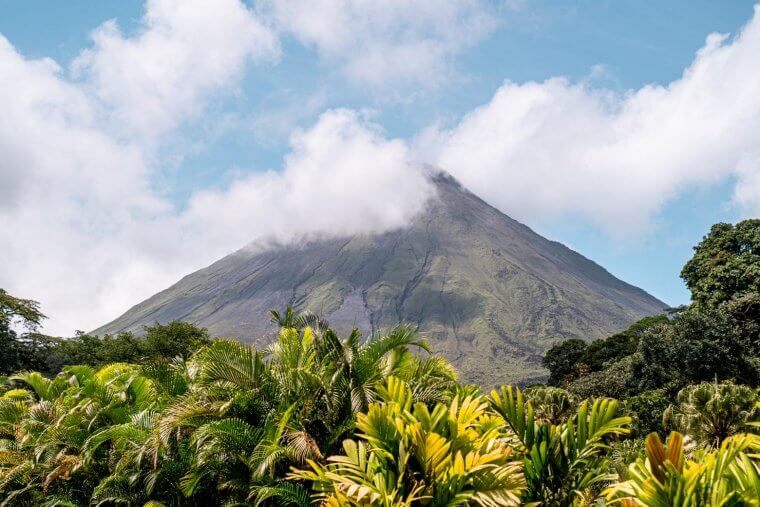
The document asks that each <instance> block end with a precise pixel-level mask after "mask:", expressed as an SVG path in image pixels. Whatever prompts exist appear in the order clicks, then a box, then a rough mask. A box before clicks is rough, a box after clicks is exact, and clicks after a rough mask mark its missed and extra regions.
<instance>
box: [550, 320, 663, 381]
mask: <svg viewBox="0 0 760 507" xmlns="http://www.w3.org/2000/svg"><path fill="white" fill-rule="evenodd" d="M669 323H670V319H669V318H668V317H667V316H666V315H664V314H661V315H654V316H651V317H644V318H643V319H641V320H639V321H637V322H634V323H633V324H631V325H630V326H629V327H628V329H626V330H625V331H623V332H621V333H617V334H614V335H612V336H609V337H607V338H603V339H601V340H594V341H593V342H591V343H589V344H586V343H585V342H583V341H582V340H579V339H576V338H573V339H570V340H565V341H563V342H561V343H559V344H557V345H554V346H553V347H552V348H550V349H549V350H548V351H547V353H546V355H544V359H543V364H544V367H546V368H547V369H548V370H549V380H548V383H549V385H567V384H569V383H571V382H573V381H575V380H576V379H578V378H583V377H584V376H586V375H589V374H591V373H593V372H599V371H602V370H604V369H605V368H607V367H608V366H610V365H613V364H614V363H617V362H619V361H621V360H622V359H625V358H627V357H629V356H631V355H632V354H633V353H635V352H636V350H637V348H638V344H639V340H640V339H641V337H642V336H643V335H644V334H646V333H648V332H650V331H651V330H652V329H658V328H661V327H663V326H668V325H669ZM613 370H615V368H613ZM589 383H591V382H589ZM602 396H610V394H602ZM611 396H617V392H616V394H612V395H611Z"/></svg>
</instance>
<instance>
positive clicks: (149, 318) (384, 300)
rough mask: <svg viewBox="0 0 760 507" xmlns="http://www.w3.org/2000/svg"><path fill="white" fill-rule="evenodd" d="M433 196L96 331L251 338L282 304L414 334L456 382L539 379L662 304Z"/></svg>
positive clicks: (154, 300)
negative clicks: (581, 346) (377, 227)
mask: <svg viewBox="0 0 760 507" xmlns="http://www.w3.org/2000/svg"><path fill="white" fill-rule="evenodd" d="M435 183H436V189H437V194H438V195H437V198H435V199H433V200H431V202H430V204H429V205H428V207H427V209H426V211H425V212H424V213H422V214H420V215H419V216H418V217H416V218H415V219H414V220H413V222H412V223H411V224H410V225H409V226H408V227H406V228H403V229H400V230H395V231H391V232H387V233H384V234H379V235H362V236H354V237H346V238H337V239H327V240H318V241H310V242H308V243H306V244H298V245H295V246H294V245H289V246H283V247H277V248H271V249H268V250H266V251H257V250H255V249H253V248H243V249H241V250H239V251H237V252H235V253H233V254H231V255H229V256H227V257H225V258H223V259H221V260H219V261H217V262H215V263H214V264H212V265H210V266H208V267H207V268H204V269H201V270H199V271H197V272H195V273H192V274H190V275H188V276H186V277H184V278H183V279H182V280H180V281H179V282H177V283H176V284H174V285H173V286H171V287H169V288H168V289H166V290H164V291H162V292H160V293H158V294H156V295H155V296H153V297H151V298H149V299H147V300H146V301H144V302H142V303H140V304H138V305H136V306H134V307H133V308H131V309H130V310H129V311H127V312H126V313H125V314H124V315H122V316H121V317H119V318H117V319H116V320H114V321H113V322H111V323H109V324H107V325H105V326H103V327H101V328H99V329H98V330H96V331H95V333H97V334H104V333H113V332H118V331H123V330H132V331H139V330H140V329H141V328H142V326H143V325H145V324H151V323H154V322H162V323H163V322H168V321H170V320H174V319H179V320H186V321H190V322H194V323H197V324H199V325H201V326H204V327H207V328H208V329H209V331H210V332H211V333H212V334H213V335H215V336H230V337H237V338H240V339H243V340H248V341H253V340H257V339H260V338H261V336H262V335H265V334H266V333H268V332H270V331H271V329H272V327H271V324H270V323H269V318H268V315H267V311H268V310H269V309H270V308H275V309H282V308H283V307H285V306H286V305H292V306H294V307H295V308H296V309H298V310H311V311H313V312H316V313H318V314H321V315H323V316H324V317H325V318H327V320H328V321H329V322H330V323H331V324H332V325H333V326H334V327H336V328H338V329H339V330H346V329H348V328H350V327H351V326H354V325H355V326H358V327H359V328H360V329H361V330H362V331H364V332H365V333H370V332H374V331H378V330H380V331H381V330H384V329H388V328H389V327H391V326H393V325H394V324H396V323H398V322H411V323H414V324H416V325H418V326H419V329H420V330H421V331H423V332H424V333H426V334H427V335H428V337H429V339H430V342H431V344H432V346H433V349H434V350H435V351H436V352H438V353H440V354H443V355H445V356H446V357H448V358H449V359H450V360H451V361H452V362H453V363H454V365H455V366H456V367H457V369H458V370H459V372H460V373H461V376H462V378H463V379H464V380H466V381H470V382H476V383H479V384H482V385H491V384H495V383H505V382H514V381H521V382H528V381H530V380H531V379H535V378H538V377H544V376H545V371H544V370H543V369H542V368H541V366H540V358H541V354H542V353H543V352H544V351H545V350H546V349H547V348H548V347H549V346H551V345H552V344H553V343H554V342H556V341H559V340H562V339H566V338H571V337H578V338H583V339H586V340H592V339H596V338H601V337H604V336H607V335H609V334H612V333H614V332H617V331H620V330H622V329H624V328H626V327H627V326H628V325H629V324H630V323H632V322H633V321H635V320H637V319H639V318H641V317H643V316H646V315H651V314H654V313H657V312H659V311H660V310H662V309H663V308H664V307H665V306H666V305H665V304H664V303H663V302H661V301H659V300H658V299H656V298H654V297H653V296H651V295H649V294H647V293H646V292H644V291H643V290H641V289H639V288H637V287H634V286H632V285H630V284H627V283H625V282H623V281H621V280H619V279H617V278H615V277H614V276H612V275H611V274H610V273H609V272H607V271H606V270H605V269H604V268H602V267H601V266H599V265H598V264H596V263H594V262H592V261H590V260H589V259H587V258H585V257H583V256H582V255H580V254H579V253H577V252H575V251H573V250H571V249H569V248H567V247H565V246H564V245H562V244H560V243H557V242H554V241H550V240H548V239H546V238H543V237H542V236H540V235H538V234H536V233H535V232H533V231H532V230H531V229H530V228H528V227H526V226H525V225H522V224H520V223H519V222H517V221H515V220H513V219H511V218H509V217H508V216H506V215H504V214H503V213H501V212H499V211H498V210H496V209H495V208H493V207H491V206H489V205H488V204H487V203H485V202H483V201H482V200H481V199H479V198H478V197H477V196H475V195H473V194H472V193H470V192H468V191H467V190H465V189H464V188H462V186H461V185H459V184H458V183H457V182H456V181H454V180H453V179H452V178H450V177H448V176H445V175H439V176H437V177H435Z"/></svg>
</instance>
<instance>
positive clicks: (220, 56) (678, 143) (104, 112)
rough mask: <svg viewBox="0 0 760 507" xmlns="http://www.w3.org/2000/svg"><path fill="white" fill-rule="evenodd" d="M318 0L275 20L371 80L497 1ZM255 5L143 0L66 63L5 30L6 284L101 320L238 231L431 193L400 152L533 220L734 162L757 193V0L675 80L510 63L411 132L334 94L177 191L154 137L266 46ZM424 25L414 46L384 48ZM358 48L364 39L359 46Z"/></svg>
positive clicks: (672, 187)
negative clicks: (474, 105)
mask: <svg viewBox="0 0 760 507" xmlns="http://www.w3.org/2000/svg"><path fill="white" fill-rule="evenodd" d="M283 5H284V6H285V7H286V8H287V7H288V6H289V5H290V4H288V3H284V4H283ZM311 5H317V4H307V5H306V6H305V7H304V12H303V14H304V16H306V17H303V18H302V17H301V15H300V14H299V15H298V16H297V17H298V19H297V20H289V21H287V23H288V26H289V29H291V30H293V31H294V32H295V33H296V34H297V36H299V37H301V38H302V40H303V41H304V42H306V43H307V44H314V45H315V46H316V47H317V48H318V50H319V52H320V53H321V54H323V55H324V57H325V58H335V59H336V60H337V61H338V62H339V64H340V65H342V68H343V69H344V70H345V71H346V72H348V73H349V74H350V75H351V76H353V77H354V78H356V79H358V80H359V81H362V82H366V83H371V84H381V83H377V81H378V80H380V81H382V80H383V78H384V76H388V78H389V82H392V81H397V82H401V83H402V84H403V83H404V82H406V83H419V80H420V79H425V75H426V74H425V73H426V72H432V70H433V69H438V71H439V74H446V72H447V70H448V69H449V66H450V62H451V57H452V56H454V55H456V53H457V52H459V51H461V50H462V49H463V48H466V47H467V46H468V45H469V44H472V43H474V42H475V41H476V40H477V39H478V38H479V37H482V33H484V32H479V31H478V30H480V28H478V27H475V28H474V29H473V30H472V31H471V32H467V27H468V26H470V25H471V24H473V23H475V21H473V20H477V19H480V16H486V18H484V19H486V20H490V19H491V18H490V17H489V15H488V13H487V12H486V14H482V12H481V7H482V6H481V4H480V3H478V2H462V3H448V2H446V3H439V2H422V3H416V4H414V5H412V4H407V3H393V2H391V3H385V2H382V3H380V2H376V3H367V4H366V5H362V4H359V3H351V4H348V3H346V4H345V7H346V8H345V9H344V10H341V9H337V8H335V6H338V7H341V6H344V4H337V3H336V4H334V5H333V7H334V8H333V9H332V10H330V9H328V7H330V6H329V5H322V7H323V9H319V8H317V10H315V11H312V10H311V9H312V7H311ZM360 7H363V8H364V9H365V10H363V11H362V10H360ZM270 8H271V6H270ZM285 14H287V15H291V14H292V13H290V14H288V12H287V11H285ZM285 14H282V13H280V14H279V15H278V16H280V17H281V16H285ZM307 14H311V15H313V16H312V17H311V18H310V17H309V16H307ZM261 15H262V14H261V13H258V12H254V11H252V10H251V9H250V8H246V7H245V6H244V5H243V4H242V3H240V2H238V1H232V0H229V1H225V2H220V1H208V2H193V3H188V2H181V3H173V2H169V1H150V2H149V3H148V4H147V6H146V14H145V17H144V19H143V20H142V23H141V27H140V29H139V30H138V31H137V32H136V34H134V35H125V34H122V33H120V32H119V31H118V30H117V29H116V25H115V24H114V23H107V24H106V25H104V26H102V27H101V28H99V29H98V30H96V32H95V35H94V45H93V46H92V48H90V49H89V50H88V51H87V52H85V53H83V54H82V56H81V57H80V58H79V59H77V61H76V63H75V64H74V68H75V69H74V70H75V72H73V74H72V75H71V76H70V77H67V74H66V72H65V70H64V69H62V68H60V67H59V65H58V64H56V63H55V62H53V61H52V60H49V59H40V60H28V59H25V58H23V57H22V56H21V55H19V54H18V53H17V52H16V51H15V49H14V48H13V47H12V46H11V44H10V43H9V42H8V41H6V40H5V39H3V38H2V37H1V36H0V110H2V111H3V114H2V115H0V183H1V184H0V223H2V224H3V227H1V228H0V286H2V287H3V288H5V289H7V290H9V291H10V292H11V293H14V294H18V295H20V296H24V297H32V298H37V299H40V300H41V302H42V304H43V309H44V310H45V311H46V312H47V313H48V314H50V315H51V317H52V319H51V321H50V322H49V325H48V326H47V329H46V330H47V331H48V332H53V333H71V332H72V331H73V330H74V329H76V328H83V329H91V328H94V327H96V326H98V325H100V324H102V323H104V322H105V321H107V320H109V319H111V318H113V317H116V316H117V315H118V314H120V313H121V312H123V311H124V310H125V309H126V308H127V307H128V306H130V305H132V304H134V303H135V302H137V301H139V300H141V299H142V298H144V297H147V296H150V295H151V294H153V293H155V292H156V291H157V290H160V289H162V288H164V287H166V286H167V285H169V284H170V283H172V282H174V281H176V280H177V279H178V278H179V276H181V275H182V274H185V273H187V272H189V271H192V270H194V269H197V268H198V267H201V266H203V265H205V264H207V263H209V262H211V261H213V260H216V259H217V258H218V257H220V256H222V255H224V254H225V253H228V252H229V251H231V250H233V249H235V248H238V247H240V246H241V245H243V244H245V243H248V242H250V241H257V240H258V241H263V240H266V239H269V238H274V239H277V240H280V241H287V240H292V239H296V238H299V237H302V236H309V235H321V234H349V233H353V232H359V231H382V230H386V229H389V228H394V227H397V226H399V225H402V224H404V223H405V222H406V221H407V220H408V218H409V217H410V216H412V215H413V214H414V213H416V212H417V211H418V210H419V209H420V208H421V207H422V206H423V205H424V203H425V200H426V198H428V197H429V196H430V193H431V189H430V186H429V185H428V184H427V183H426V181H425V179H424V177H423V176H422V174H421V173H420V172H419V170H417V169H415V168H413V167H410V166H409V160H410V158H412V157H414V158H417V159H421V161H424V162H433V163H436V164H438V165H439V166H441V167H443V168H445V169H447V170H449V171H451V172H452V173H453V174H454V175H455V176H457V177H458V178H459V179H460V180H461V181H462V182H463V183H464V184H465V185H466V186H468V187H469V188H471V189H472V190H473V191H475V192H476V193H478V194H480V195H481V196H483V197H484V198H485V199H486V200H488V201H489V202H492V203H494V204H496V205H497V206H499V207H500V208H501V209H502V210H504V211H506V212H508V213H510V214H513V215H514V216H515V217H516V218H521V219H524V220H528V221H534V220H536V219H537V218H541V217H545V216H552V215H557V214H562V213H568V212H569V213H578V214H580V215H583V216H586V217H588V218H589V219H590V220H592V221H595V222H596V223H599V224H601V225H602V226H604V227H606V228H607V229H608V230H611V231H613V232H619V231H626V232H629V231H640V230H642V229H645V228H646V226H647V224H648V222H649V219H650V217H652V216H653V214H655V213H657V211H658V210H660V209H661V207H662V205H663V204H664V203H665V202H667V201H668V199H671V198H673V197H674V196H676V195H678V194H679V193H680V192H683V191H685V190H687V189H688V188H690V187H692V186H693V185H700V184H705V185H706V184H713V183H715V182H720V181H725V180H726V179H728V178H734V179H736V181H737V184H736V189H735V193H734V200H735V203H736V204H737V205H740V206H743V207H745V209H747V210H748V212H749V210H754V211H755V212H757V211H760V171H758V163H760V162H759V161H760V151H759V150H758V148H757V147H758V146H760V134H759V133H760V94H759V93H758V91H757V90H758V89H760V67H758V65H757V55H758V54H760V14H757V13H756V15H755V19H754V20H753V21H752V22H751V23H750V24H749V25H748V26H747V27H746V28H745V29H744V31H743V32H742V34H741V35H740V36H739V37H738V38H737V39H735V40H731V41H729V40H727V39H724V38H721V37H720V36H715V35H714V36H711V37H710V38H709V39H708V42H707V44H706V46H705V47H704V48H703V49H702V50H701V51H700V52H699V54H698V55H697V57H696V59H695V61H694V63H693V65H691V67H690V68H689V69H688V70H687V71H686V72H685V73H684V75H683V77H682V78H681V79H679V80H677V81H675V82H673V83H671V84H669V85H668V86H664V87H663V86H650V87H645V88H642V89H640V90H632V91H630V92H628V93H625V94H614V93H612V92H607V91H604V90H600V89H599V88H598V87H594V88H591V87H589V86H586V85H585V84H583V83H580V84H574V83H571V82H569V81H567V80H565V79H562V78H554V79H549V80H547V81H545V82H542V83H526V84H521V85H520V84H514V83H505V84H504V85H503V86H502V87H501V88H500V89H499V90H498V91H497V93H496V94H495V95H494V97H493V98H492V100H491V101H490V102H489V103H488V104H485V105H483V106H482V107H480V108H478V109H476V110H474V111H472V112H471V113H470V114H468V115H467V116H465V117H464V118H463V119H462V120H461V122H459V123H458V124H457V125H455V126H454V127H452V128H443V127H432V128H430V129H428V130H427V131H426V132H424V133H423V134H421V135H420V136H419V137H418V138H417V139H416V144H415V149H414V150H410V148H409V146H408V143H407V142H405V141H403V140H399V139H388V138H387V136H386V135H385V134H384V133H383V131H382V130H381V129H380V127H378V126H377V125H375V124H373V123H372V122H371V121H370V120H368V119H367V118H366V117H365V116H364V115H363V114H361V113H357V112H354V111H350V110H344V109H337V110H331V111H328V112H326V113H324V114H323V115H322V116H321V117H320V118H319V120H318V121H317V122H316V123H315V125H313V126H312V127H311V128H309V129H306V130H299V131H296V133H294V134H293V135H292V136H291V144H292V149H291V153H290V155H288V156H287V157H286V159H285V161H284V164H283V167H282V169H281V170H280V171H268V172H264V173H258V174H253V175H248V176H240V177H239V178H238V179H236V180H234V181H233V182H232V183H231V184H230V185H229V187H227V188H224V189H206V190H203V191H200V192H198V193H196V194H195V195H193V197H192V198H191V199H190V201H189V203H188V205H187V207H186V208H185V209H184V210H182V211H178V210H177V209H176V208H175V206H174V205H173V204H172V203H170V202H169V201H167V200H166V199H165V198H164V197H163V196H162V195H160V193H158V192H157V191H156V190H155V188H154V185H153V184H152V182H153V181H155V179H156V177H157V175H159V173H160V172H161V170H160V162H161V160H160V157H159V156H158V155H157V153H158V151H157V150H160V149H161V141H162V139H163V138H164V137H166V136H167V135H168V134H172V133H174V132H177V129H178V127H179V126H181V125H182V124H183V123H185V122H188V121H191V120H194V119H197V118H198V117H199V116H201V114H202V112H203V111H204V106H206V105H207V104H208V103H209V102H210V101H212V100H213V98H214V97H215V96H217V95H219V94H225V93H231V92H234V91H235V90H236V88H237V86H238V85H239V83H240V80H241V79H242V78H243V76H244V73H245V67H246V65H248V64H249V62H251V61H254V62H266V61H268V60H271V59H272V58H276V57H277V54H278V49H277V47H278V46H277V37H276V35H275V34H274V33H273V32H272V31H271V30H270V29H269V28H267V24H266V23H265V22H263V21H261V17H260V16H261ZM286 18H287V16H286ZM352 23H353V24H352ZM312 24H313V26H312ZM333 28H334V31H330V30H328V29H333ZM325 30H327V31H325ZM463 34H464V35H463ZM449 37H450V38H449ZM426 44H431V45H432V46H430V47H431V48H433V49H431V50H430V51H427V49H426V50H425V51H422V52H421V53H424V55H423V57H420V58H417V57H416V56H414V57H409V58H407V59H406V60H404V58H401V57H400V56H399V55H400V54H405V52H406V51H410V52H411V53H412V54H416V53H415V51H416V49H415V48H420V47H425V48H427V46H425V45H426ZM434 48H439V49H440V51H439V52H436V50H434ZM386 50H387V51H386ZM373 52H376V53H377V54H378V55H380V56H379V60H378V61H375V60H372V58H369V59H366V58H367V57H368V55H370V56H371V55H372V54H374V53H373ZM388 55H390V56H388ZM362 58H365V59H364V60H363V59H362ZM425 58H429V60H425ZM393 59H400V60H404V61H406V62H407V63H409V62H414V63H415V64H414V65H411V66H409V65H406V63H404V61H394V60H393ZM367 62H369V63H367ZM354 65H356V66H357V70H352V68H353V67H352V66H354ZM405 65H406V66H405ZM362 67H366V68H363V69H362ZM383 68H386V70H387V72H388V74H385V73H383V72H381V70H382V69H383ZM374 71H378V74H377V75H376V76H375V75H373V72H374ZM432 73H433V74H435V72H432ZM432 79H434V78H432ZM383 82H385V81H383ZM285 113H286V114H284V117H285V120H287V118H290V117H292V116H296V117H297V116H298V114H297V113H299V112H298V111H285ZM291 113H294V114H292V115H291ZM285 120H283V122H284V123H283V125H287V124H288V121H290V122H291V123H292V121H291V120H287V121H285ZM267 121H268V119H267V118H266V116H264V117H263V120H262V123H261V125H269V126H268V127H264V128H267V129H269V130H273V129H274V127H275V126H276V125H277V124H278V123H277V121H270V123H267Z"/></svg>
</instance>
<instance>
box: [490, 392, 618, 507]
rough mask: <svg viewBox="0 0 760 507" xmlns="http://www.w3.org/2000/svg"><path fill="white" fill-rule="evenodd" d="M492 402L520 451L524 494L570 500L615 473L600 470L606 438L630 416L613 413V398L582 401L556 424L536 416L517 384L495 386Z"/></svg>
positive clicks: (553, 500) (559, 501)
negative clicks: (566, 417) (565, 418)
mask: <svg viewBox="0 0 760 507" xmlns="http://www.w3.org/2000/svg"><path fill="white" fill-rule="evenodd" d="M490 402H491V406H492V407H493V409H494V410H495V411H496V412H497V413H498V414H499V415H500V416H501V417H502V418H503V420H504V421H505V422H506V423H507V425H508V426H509V427H510V429H511V430H512V432H513V433H514V437H515V438H516V440H517V447H518V449H519V450H520V451H521V454H522V456H523V464H524V467H525V478H526V481H527V489H526V492H525V494H524V495H523V500H525V501H538V502H541V504H542V505H572V504H573V503H574V502H576V501H579V500H581V499H583V498H584V497H586V496H588V495H593V494H594V492H595V488H597V487H598V486H599V485H600V484H601V483H603V482H605V481H610V480H614V479H615V476H614V475H611V474H607V473H605V471H604V459H603V458H604V453H605V452H606V450H607V449H608V445H607V441H608V440H609V439H610V438H611V437H614V436H616V435H624V434H627V433H628V428H627V426H628V425H629V424H630V422H631V420H630V418H629V417H617V407H618V403H617V401H615V400H612V399H600V400H594V401H590V400H587V401H584V402H583V403H581V404H580V406H579V407H578V410H577V413H576V414H575V415H574V416H573V417H572V418H570V419H568V420H567V421H566V422H564V423H562V424H558V425H555V424H552V423H550V422H548V421H546V420H542V419H541V418H539V417H537V416H536V413H535V410H534V408H533V406H532V405H531V403H530V402H528V401H526V400H525V398H524V396H523V394H522V392H521V391H520V389H518V388H513V387H511V386H506V387H502V388H501V390H500V391H496V390H494V391H492V392H491V396H490Z"/></svg>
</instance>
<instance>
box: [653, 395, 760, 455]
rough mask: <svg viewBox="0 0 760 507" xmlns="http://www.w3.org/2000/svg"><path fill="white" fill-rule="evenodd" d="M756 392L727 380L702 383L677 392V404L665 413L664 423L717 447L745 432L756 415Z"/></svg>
mask: <svg viewBox="0 0 760 507" xmlns="http://www.w3.org/2000/svg"><path fill="white" fill-rule="evenodd" d="M757 399H758V397H757V394H756V393H755V391H754V390H753V389H750V388H749V387H747V386H737V385H735V384H732V383H730V382H725V383H722V384H718V383H710V382H703V383H701V384H697V385H691V386H688V387H686V388H684V389H682V390H681V391H680V392H679V393H678V398H677V404H676V405H671V406H669V407H668V409H667V410H666V411H665V413H664V416H663V417H664V423H665V425H666V426H669V427H671V428H673V429H676V430H678V431H680V432H682V433H685V434H687V435H689V436H691V437H693V438H695V439H696V440H697V441H699V442H700V443H703V444H708V445H711V446H713V447H718V446H719V445H720V444H721V442H723V441H724V440H725V439H726V438H728V437H729V436H731V435H734V434H736V433H740V432H742V431H747V429H748V428H747V423H749V422H751V421H753V420H755V419H756V418H757V415H758V413H757V410H756V408H755V402H756V401H757Z"/></svg>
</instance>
